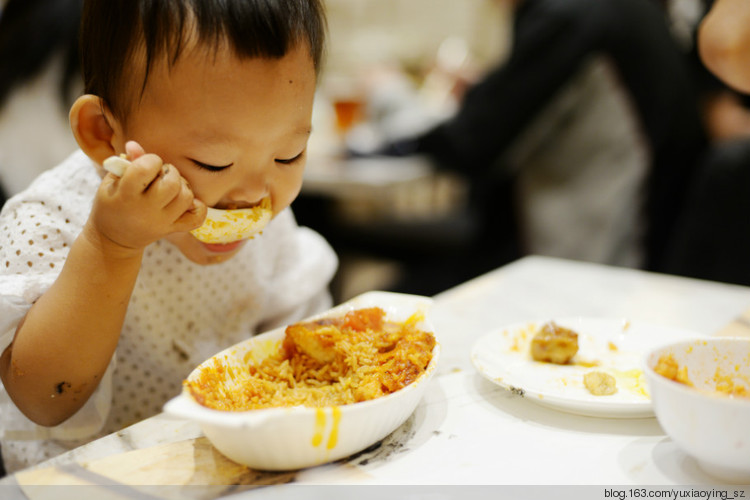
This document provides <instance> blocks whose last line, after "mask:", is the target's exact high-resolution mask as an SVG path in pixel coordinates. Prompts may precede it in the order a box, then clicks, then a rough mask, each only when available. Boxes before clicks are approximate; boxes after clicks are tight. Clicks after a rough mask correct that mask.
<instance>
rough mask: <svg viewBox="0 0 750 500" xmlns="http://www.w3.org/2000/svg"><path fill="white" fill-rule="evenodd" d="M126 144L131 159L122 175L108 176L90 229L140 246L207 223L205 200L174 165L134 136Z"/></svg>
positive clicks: (121, 242)
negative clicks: (147, 150) (148, 152)
mask: <svg viewBox="0 0 750 500" xmlns="http://www.w3.org/2000/svg"><path fill="white" fill-rule="evenodd" d="M125 150H126V152H127V156H128V159H129V160H130V161H131V163H132V164H131V165H130V166H129V167H128V168H127V169H126V170H125V173H124V174H123V175H122V177H117V176H115V175H112V174H107V175H106V176H105V177H104V180H103V181H102V183H101V185H100V186H99V190H98V191H97V193H96V198H95V199H94V206H93V209H92V211H91V216H90V218H89V221H88V223H87V224H89V225H91V226H92V227H91V228H90V229H94V230H96V231H98V232H99V233H100V234H101V235H102V236H104V237H105V238H106V239H108V240H110V241H112V242H114V243H116V244H117V245H119V246H121V247H124V248H130V249H137V250H140V249H143V248H144V247H146V246H147V245H148V244H150V243H153V242H154V241H156V240H159V239H161V238H163V237H165V236H167V235H168V234H171V233H174V232H179V231H190V230H191V229H195V228H196V227H198V226H200V225H201V224H202V223H203V220H204V219H205V217H206V205H205V204H204V203H203V202H201V201H200V200H198V199H197V198H195V196H194V195H193V191H192V189H190V186H189V185H188V182H187V181H186V180H185V178H184V177H182V176H181V175H180V172H179V171H178V170H177V169H176V168H175V167H174V166H172V165H169V164H165V163H164V162H162V160H161V158H159V157H158V156H156V155H154V154H146V152H145V151H144V150H143V148H142V147H141V146H140V145H139V144H138V143H136V142H134V141H130V142H128V143H127V144H126V146H125Z"/></svg>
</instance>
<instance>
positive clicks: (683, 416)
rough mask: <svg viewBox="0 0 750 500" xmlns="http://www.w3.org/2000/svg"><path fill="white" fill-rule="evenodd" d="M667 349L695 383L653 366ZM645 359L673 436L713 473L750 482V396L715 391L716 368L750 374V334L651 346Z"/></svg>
mask: <svg viewBox="0 0 750 500" xmlns="http://www.w3.org/2000/svg"><path fill="white" fill-rule="evenodd" d="M666 354H672V356H674V359H675V361H677V363H678V365H679V366H680V367H683V366H686V367H687V371H688V378H689V379H690V381H691V382H692V383H693V384H694V386H695V387H689V386H687V385H684V384H681V383H678V382H675V381H673V380H670V379H668V378H665V377H663V376H661V375H659V374H657V373H656V372H654V367H655V366H656V363H657V362H658V360H659V358H660V357H661V356H662V355H666ZM645 364H646V367H645V372H646V379H647V381H648V384H649V389H650V391H651V399H652V401H653V406H654V412H655V413H656V418H657V419H658V420H659V423H660V424H661V426H662V428H663V429H664V431H665V432H666V433H667V434H668V435H669V437H670V438H672V440H674V442H675V443H676V444H677V445H678V446H679V447H680V448H681V449H682V450H683V451H684V452H685V453H687V454H688V455H691V456H692V457H693V458H695V459H696V460H697V461H698V464H699V465H700V467H701V468H702V469H703V470H704V471H705V472H707V473H708V474H709V475H712V476H714V477H716V478H718V479H721V480H724V481H727V482H733V483H743V484H750V399H747V398H740V397H735V398H729V397H727V396H726V395H720V394H717V393H715V389H716V382H715V380H714V375H715V374H716V372H717V369H720V370H721V372H722V373H724V374H729V373H734V374H739V375H740V376H744V378H745V380H750V340H748V339H739V338H711V339H701V340H692V341H685V342H678V343H674V344H670V345H667V346H663V347H659V348H657V349H654V350H652V351H651V352H650V353H649V354H648V355H647V356H646V363H645Z"/></svg>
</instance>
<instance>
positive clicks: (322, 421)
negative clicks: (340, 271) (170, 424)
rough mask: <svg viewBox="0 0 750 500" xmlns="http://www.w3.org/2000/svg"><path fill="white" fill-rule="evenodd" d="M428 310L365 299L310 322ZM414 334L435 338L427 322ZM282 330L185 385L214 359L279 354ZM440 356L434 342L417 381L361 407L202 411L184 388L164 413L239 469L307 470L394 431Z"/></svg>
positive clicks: (383, 297) (379, 296) (421, 300)
mask: <svg viewBox="0 0 750 500" xmlns="http://www.w3.org/2000/svg"><path fill="white" fill-rule="evenodd" d="M431 304H432V300H431V299H429V298H427V297H421V296H416V295H405V294H397V293H389V292H368V293H365V294H363V295H360V296H358V297H355V298H354V299H352V300H350V301H348V302H345V303H343V304H341V305H339V306H337V307H335V308H333V309H331V310H329V311H327V312H325V313H322V314H319V315H316V316H313V317H312V318H310V319H319V318H324V317H337V316H341V315H344V314H346V313H347V312H348V311H351V310H355V309H360V308H365V307H375V306H377V307H380V308H382V309H383V310H385V312H386V319H388V320H390V321H405V320H406V319H408V318H409V317H410V316H411V315H412V314H414V313H416V312H419V311H422V312H423V313H424V314H425V318H426V317H427V312H428V310H429V307H430V305H431ZM419 327H420V328H422V329H423V330H425V331H429V332H432V333H433V335H435V333H434V329H433V328H432V326H431V325H430V324H429V322H428V320H427V319H425V320H424V321H422V322H421V323H420V324H419ZM284 331H285V328H278V329H276V330H272V331H270V332H267V333H264V334H261V335H257V336H255V337H252V338H250V339H248V340H246V341H243V342H240V343H239V344H236V345H234V346H232V347H230V348H229V349H226V350H224V351H222V352H220V353H218V354H216V355H215V356H213V357H211V358H209V359H208V360H206V361H204V362H203V363H201V364H200V365H199V366H198V367H196V368H195V369H194V370H193V371H192V372H191V374H190V375H189V376H188V380H191V379H194V378H195V377H196V376H198V374H199V373H200V371H201V369H202V368H203V367H205V366H207V365H213V363H214V358H222V361H223V362H224V363H232V364H238V365H243V366H244V365H246V364H247V362H246V361H244V359H245V357H246V355H247V354H248V353H250V352H261V353H262V354H261V357H260V358H258V359H262V357H264V356H266V355H268V354H270V353H271V352H272V351H273V350H274V349H275V348H277V347H278V345H279V344H280V342H281V341H282V340H283V338H284V334H285V332H284ZM436 339H437V336H436ZM439 355H440V344H439V343H437V342H436V344H435V347H434V349H433V351H432V359H431V361H430V363H429V365H428V366H427V369H426V370H425V373H423V374H422V375H421V376H420V377H419V378H418V379H417V380H415V381H414V382H412V383H411V384H409V385H407V386H406V387H404V388H403V389H401V390H399V391H397V392H394V393H392V394H389V395H387V396H383V397H381V398H377V399H373V400H370V401H363V402H361V403H354V404H349V405H342V406H338V407H323V408H308V407H302V406H296V407H285V408H264V409H259V410H250V411H242V412H231V411H220V410H214V409H211V408H207V407H205V406H202V405H200V404H199V403H197V402H196V401H195V400H194V399H193V397H192V396H191V395H190V393H189V391H188V390H187V389H184V390H183V392H182V393H181V394H180V395H179V396H177V397H175V398H174V399H172V400H170V401H169V402H167V404H166V405H165V406H164V411H165V412H166V413H168V414H171V415H174V416H178V417H182V418H185V419H188V420H193V421H196V422H198V423H199V424H200V426H201V429H202V430H203V433H204V434H205V435H206V437H207V438H208V439H209V441H211V443H212V444H213V445H214V446H215V447H216V449H217V450H219V451H220V452H221V453H222V454H224V455H225V456H227V457H228V458H230V459H231V460H234V461H235V462H237V463H239V464H242V465H246V466H248V467H251V468H254V469H260V470H294V469H301V468H305V467H311V466H314V465H319V464H323V463H326V462H331V461H334V460H338V459H341V458H345V457H347V456H349V455H352V454H354V453H357V452H359V451H362V450H364V449H365V448H367V447H369V446H371V445H373V444H375V443H377V442H378V441H380V440H381V439H383V438H384V437H386V436H387V435H388V434H390V433H391V432H393V431H394V430H396V429H397V428H398V427H399V426H400V425H401V424H402V423H404V421H405V420H406V419H407V418H408V417H409V415H411V414H412V412H413V411H414V409H415V408H416V406H417V404H419V401H420V400H421V398H422V395H423V394H424V391H425V389H426V388H427V383H428V381H429V380H430V379H431V378H432V376H433V375H434V374H435V369H436V367H437V362H438V358H439Z"/></svg>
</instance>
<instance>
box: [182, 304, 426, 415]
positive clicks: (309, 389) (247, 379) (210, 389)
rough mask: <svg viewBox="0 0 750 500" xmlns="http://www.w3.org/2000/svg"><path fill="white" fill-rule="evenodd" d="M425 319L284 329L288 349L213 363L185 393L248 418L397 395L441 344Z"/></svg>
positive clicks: (353, 314) (361, 313) (368, 318)
mask: <svg viewBox="0 0 750 500" xmlns="http://www.w3.org/2000/svg"><path fill="white" fill-rule="evenodd" d="M421 319H422V317H421V315H414V316H412V317H411V318H409V319H408V320H406V321H404V322H403V323H396V322H392V321H387V320H386V319H385V312H384V311H383V310H382V309H380V308H377V307H374V308H366V309H358V310H354V311H350V312H349V313H347V314H346V315H342V316H340V317H335V318H324V319H321V320H317V321H311V322H302V323H296V324H293V325H290V326H288V327H287V328H286V332H285V337H284V340H283V342H281V344H280V345H279V346H278V347H277V348H276V349H274V350H273V352H271V353H270V355H268V356H267V357H264V358H263V359H262V360H259V361H258V362H256V363H253V362H250V363H248V364H247V365H244V366H237V365H233V364H231V363H228V362H226V359H221V358H215V359H214V360H213V363H212V364H211V365H208V366H207V367H205V368H203V369H202V370H201V371H200V372H199V374H198V376H197V377H195V378H194V379H192V380H189V381H186V382H185V385H186V387H187V388H188V390H189V392H190V393H191V394H192V396H193V398H194V399H195V400H196V401H197V402H198V403H200V404H201V405H203V406H206V407H209V408H213V409H217V410H225V411H244V410H252V409H258V408H269V407H281V406H309V407H321V406H340V405H345V404H351V403H356V402H360V401H367V400H371V399H375V398H378V397H381V396H384V395H387V394H390V393H392V392H395V391H398V390H399V389H402V388H403V387H406V386H407V385H409V384H410V383H412V382H414V381H415V380H416V379H417V378H419V376H420V375H421V374H422V373H424V371H425V369H426V368H427V365H428V364H429V363H430V360H431V359H432V351H433V347H434V346H435V338H434V336H433V335H432V333H430V332H426V331H423V330H421V329H420V328H418V327H417V325H418V323H419V322H420V320H421Z"/></svg>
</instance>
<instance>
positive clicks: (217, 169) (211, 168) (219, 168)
mask: <svg viewBox="0 0 750 500" xmlns="http://www.w3.org/2000/svg"><path fill="white" fill-rule="evenodd" d="M190 161H192V162H193V163H195V165H196V166H198V167H200V168H202V169H205V170H208V171H210V172H220V171H222V170H224V169H227V168H229V167H231V166H232V165H234V163H230V164H228V165H209V164H208V163H203V162H202V161H198V160H193V159H192V158H190Z"/></svg>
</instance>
